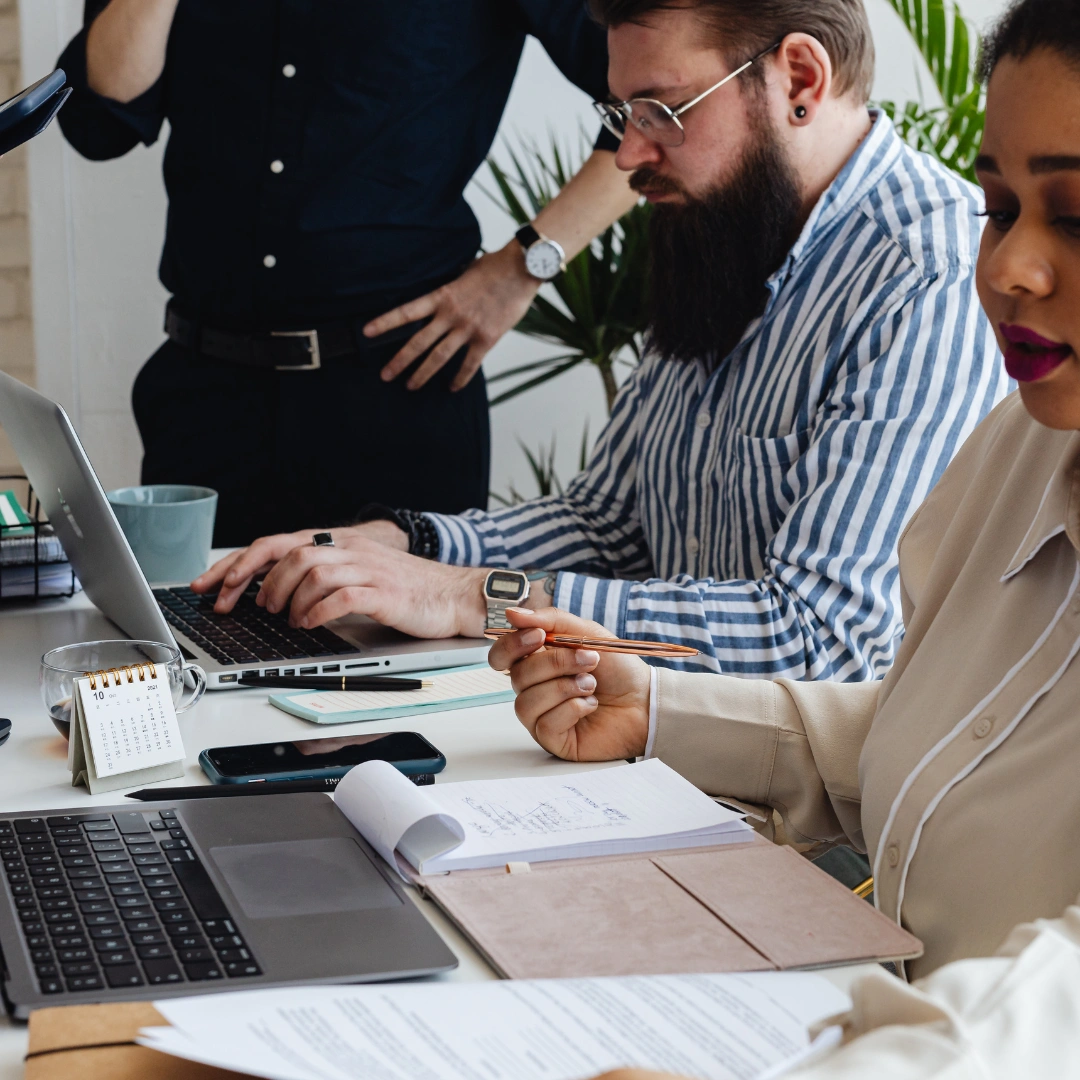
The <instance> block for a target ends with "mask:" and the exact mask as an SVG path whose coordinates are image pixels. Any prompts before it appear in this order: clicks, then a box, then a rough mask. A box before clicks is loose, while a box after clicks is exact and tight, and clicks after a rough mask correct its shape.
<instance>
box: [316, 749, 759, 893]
mask: <svg viewBox="0 0 1080 1080" xmlns="http://www.w3.org/2000/svg"><path fill="white" fill-rule="evenodd" d="M335 801H336V802H337V805H338V808H339V809H340V810H341V811H342V812H343V813H344V814H345V816H346V817H347V818H348V819H349V820H350V821H351V822H352V823H353V825H355V826H356V828H357V829H358V830H359V831H360V832H361V833H362V834H363V835H364V837H365V839H367V841H368V842H369V843H370V844H371V845H372V847H374V848H375V849H376V851H378V852H379V853H380V854H381V855H382V856H383V858H385V859H386V860H387V861H388V862H389V863H390V865H391V866H393V865H394V855H393V853H394V851H395V850H397V851H400V853H401V854H402V855H403V856H404V857H405V858H406V859H407V860H408V861H409V863H411V864H412V866H414V867H416V869H417V870H419V871H420V872H421V873H423V874H429V873H442V872H444V871H449V870H470V869H478V868H481V867H489V866H501V865H502V864H504V863H507V862H514V861H522V862H539V861H544V860H550V859H573V858H578V857H583V856H596V855H616V854H632V853H635V852H644V851H670V850H674V849H676V848H687V847H703V846H708V845H712V844H724V843H729V842H734V843H737V842H739V841H741V840H745V839H746V838H747V835H748V832H749V827H748V826H747V824H746V822H745V821H743V819H742V816H741V815H740V814H736V813H735V812H733V811H731V810H728V809H725V808H724V807H722V806H718V805H717V804H716V803H715V802H713V801H712V799H710V798H709V797H708V796H707V795H705V794H703V793H702V792H700V791H699V790H698V789H697V788H695V787H694V786H693V784H691V783H690V782H689V781H687V780H685V779H683V777H681V776H680V775H679V774H678V773H676V772H675V771H674V770H673V769H670V768H668V766H666V765H665V764H664V763H663V762H661V761H655V760H654V761H643V762H641V763H640V764H638V765H625V766H620V767H618V768H614V769H598V770H597V771H595V772H588V773H574V774H571V775H561V776H559V775H556V776H531V777H519V778H518V779H510V780H468V781H465V782H463V783H458V784H436V785H435V786H434V787H429V788H417V787H416V786H415V785H413V784H411V783H410V782H409V781H408V780H407V779H405V778H404V777H403V776H402V775H401V774H400V773H399V772H398V771H397V770H396V769H395V768H394V767H393V766H392V765H389V764H387V763H386V762H384V761H368V762H364V764H362V765H357V766H356V768H354V769H352V770H351V771H350V772H349V773H348V775H347V776H346V777H345V779H344V780H342V782H341V783H340V784H339V785H338V789H337V792H336V794H335Z"/></svg>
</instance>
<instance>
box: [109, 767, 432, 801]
mask: <svg viewBox="0 0 1080 1080" xmlns="http://www.w3.org/2000/svg"><path fill="white" fill-rule="evenodd" d="M409 779H410V780H411V781H412V782H413V783H414V784H416V785H417V786H418V787H425V786H427V785H429V784H434V783H435V777H434V776H433V775H432V774H431V773H419V774H417V775H413V776H409ZM341 780H342V777H340V776H332V777H325V778H322V779H312V780H249V781H248V782H247V783H244V784H199V785H198V786H197V787H163V788H141V789H140V790H139V791H129V792H128V793H127V795H125V796H124V798H125V799H137V800H138V801H139V802H169V801H170V800H173V799H218V798H224V799H228V798H231V797H233V796H237V795H295V794H296V793H297V792H305V791H333V790H334V789H335V788H336V787H337V786H338V784H339V783H341Z"/></svg>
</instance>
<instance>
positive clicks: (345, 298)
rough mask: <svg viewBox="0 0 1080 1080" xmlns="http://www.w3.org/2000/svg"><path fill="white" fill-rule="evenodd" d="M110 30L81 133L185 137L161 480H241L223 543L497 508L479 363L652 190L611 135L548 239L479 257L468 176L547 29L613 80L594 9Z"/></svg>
mask: <svg viewBox="0 0 1080 1080" xmlns="http://www.w3.org/2000/svg"><path fill="white" fill-rule="evenodd" d="M85 23H86V25H85V27H84V29H83V30H82V31H81V32H80V33H79V34H78V35H77V36H76V37H75V39H74V40H73V41H72V42H71V43H70V45H69V46H68V48H67V49H66V50H65V52H64V54H63V56H62V58H61V60H60V64H61V66H62V67H63V68H64V70H65V71H67V72H68V73H69V76H70V79H71V84H72V85H73V86H74V88H75V93H74V95H73V96H72V98H71V100H70V102H69V103H68V105H67V107H66V108H65V109H64V111H63V113H62V114H61V123H62V126H63V130H64V133H65V135H66V136H67V138H68V140H69V141H70V142H71V144H72V145H73V146H74V147H75V148H76V149H77V150H79V151H80V152H81V153H82V154H84V155H85V156H86V157H89V158H92V159H95V160H104V159H108V158H114V157H119V156H120V155H122V154H125V153H127V152H128V151H129V150H130V149H131V148H132V147H134V146H135V145H136V144H137V143H139V142H142V143H145V144H147V145H149V144H151V143H153V142H154V141H155V140H156V139H157V137H158V135H159V133H160V131H161V127H162V124H163V122H164V121H165V120H168V121H169V125H170V129H171V134H170V136H169V144H168V147H167V149H166V153H165V164H164V174H165V185H166V189H167V192H168V196H169V214H168V224H167V229H166V236H165V249H164V252H163V254H162V259H161V268H160V274H161V280H162V283H163V284H164V285H165V287H166V289H168V290H169V292H170V293H171V294H172V299H171V300H170V302H169V306H168V310H167V313H166V326H165V329H166V333H167V336H168V340H167V341H166V342H165V343H164V344H163V345H162V346H161V348H160V349H159V350H158V351H157V352H156V353H155V354H154V355H153V356H152V357H151V358H150V360H149V361H148V362H147V364H146V365H145V367H144V368H143V369H142V371H141V372H140V374H139V376H138V378H137V380H136V383H135V390H134V407H135V417H136V420H137V422H138V425H139V430H140V433H141V435H142V440H143V448H144V455H145V456H144V459H143V469H142V479H143V482H144V483H169V482H176V483H181V482H182V483H201V484H206V485H208V486H210V487H213V488H215V489H217V490H218V492H219V493H220V496H221V499H220V503H219V509H218V524H217V528H216V531H215V542H216V543H217V544H219V545H238V544H243V543H247V542H248V541H250V540H251V539H252V538H254V537H256V536H259V535H263V534H267V533H274V532H281V531H286V530H293V529H297V528H300V527H302V526H305V525H310V524H311V523H312V522H328V521H329V522H339V523H345V522H347V521H350V520H354V519H355V517H356V515H357V513H358V511H360V510H361V509H362V508H363V507H364V506H365V505H366V504H368V503H387V504H389V505H392V506H396V507H404V508H410V507H411V508H414V509H417V510H419V509H425V510H432V509H435V510H441V511H445V512H457V511H461V510H464V509H466V508H468V507H470V506H484V505H486V504H487V492H488V471H489V469H488V465H489V429H488V408H487V395H486V390H485V385H484V379H483V376H482V374H480V370H479V369H480V362H481V360H482V359H483V356H484V354H485V353H486V352H487V351H488V350H489V349H490V348H491V347H492V345H494V344H495V342H496V341H497V340H498V339H499V338H500V337H501V336H502V335H503V334H504V333H505V332H506V331H507V330H509V329H510V328H511V327H513V326H514V325H515V324H516V323H517V321H518V320H519V319H520V318H521V316H522V315H523V314H524V312H525V311H526V309H527V308H528V306H529V304H530V303H531V301H532V299H533V297H534V295H535V294H536V291H537V289H538V288H539V287H540V284H541V283H542V281H543V280H545V279H547V278H548V277H549V276H553V274H554V273H557V272H558V267H559V264H560V262H561V261H562V260H563V258H564V257H565V258H569V257H572V256H573V255H574V254H576V253H577V252H578V251H579V250H581V248H582V247H584V246H585V244H586V243H588V241H589V240H590V239H591V238H592V237H593V236H594V235H596V234H597V233H598V232H600V231H602V230H603V229H604V228H605V227H606V226H607V225H608V224H610V223H611V222H612V221H614V220H615V219H616V218H618V217H619V216H620V215H621V214H622V213H624V212H625V211H626V210H627V209H628V208H629V206H630V205H632V203H633V200H634V195H633V194H632V193H631V192H630V190H629V188H628V186H627V183H626V180H625V178H624V177H623V176H622V175H621V174H620V173H619V172H618V170H617V169H616V168H615V162H614V157H615V155H614V152H613V151H614V149H615V147H616V144H615V142H614V140H611V142H606V141H605V140H606V139H607V136H606V135H604V136H601V139H600V140H599V141H598V143H597V148H596V149H595V150H594V152H593V154H592V156H591V157H590V158H589V159H588V160H587V161H586V162H585V164H584V166H583V167H582V169H581V171H580V172H579V174H578V175H577V176H576V177H575V178H574V180H573V181H572V182H571V183H570V184H569V185H568V186H567V187H566V188H565V189H564V191H563V192H562V193H561V194H560V196H559V197H558V198H557V199H555V200H554V201H553V202H552V203H551V204H550V205H549V206H548V207H547V208H546V209H545V210H544V211H543V212H542V213H541V214H540V215H539V216H538V217H537V219H536V221H535V222H533V230H534V231H530V230H528V229H526V230H524V231H523V233H519V234H518V237H517V238H515V240H514V241H512V242H511V243H510V244H508V245H507V246H506V247H505V248H503V249H502V250H500V251H497V252H493V253H491V254H486V255H482V256H481V257H479V258H477V257H476V253H477V250H478V248H479V244H480V232H479V227H478V225H477V222H476V219H475V217H474V216H473V213H472V211H471V210H470V208H469V206H468V204H467V203H466V201H465V199H464V196H463V192H464V190H465V186H466V185H467V184H468V182H469V179H470V178H471V177H472V175H473V173H474V172H475V171H476V169H477V168H478V167H479V166H480V164H481V163H482V161H483V160H484V157H485V155H486V154H487V153H488V151H489V149H490V147H491V143H492V141H493V139H494V137H495V133H496V130H497V128H498V124H499V120H500V118H501V116H502V113H503V109H504V107H505V105H506V101H507V97H508V95H509V93H510V87H511V84H512V83H513V79H514V75H515V73H516V71H517V65H518V61H519V58H520V56H521V51H522V48H523V46H524V43H525V38H526V35H528V34H533V35H535V36H536V37H537V38H538V39H539V40H540V42H541V43H542V44H543V45H544V47H545V48H546V50H547V52H548V54H549V55H550V56H551V58H552V59H553V60H554V61H555V63H556V64H557V65H558V66H559V68H560V69H561V71H562V72H563V74H564V75H566V77H567V78H569V79H570V80H571V81H573V82H574V83H575V84H576V85H578V86H579V87H580V88H581V89H582V90H584V91H585V92H586V93H588V94H589V95H590V96H591V97H593V98H603V97H604V96H605V95H606V93H607V85H606V78H607V55H606V49H605V42H604V34H603V32H602V31H601V30H600V29H599V28H598V27H597V26H595V25H594V24H593V23H592V22H591V21H590V20H589V18H588V15H587V13H586V11H585V8H584V5H583V3H582V0H453V2H449V0H363V2H361V0H87V3H86V11H85Z"/></svg>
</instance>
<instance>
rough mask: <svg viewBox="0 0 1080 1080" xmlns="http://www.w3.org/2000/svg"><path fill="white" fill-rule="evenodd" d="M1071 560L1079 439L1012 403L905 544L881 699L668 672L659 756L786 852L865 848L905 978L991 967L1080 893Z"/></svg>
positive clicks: (850, 691) (1079, 532)
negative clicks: (777, 833)
mask: <svg viewBox="0 0 1080 1080" xmlns="http://www.w3.org/2000/svg"><path fill="white" fill-rule="evenodd" d="M1078 551H1080V434H1078V433H1076V432H1058V431H1051V430H1050V429H1048V428H1045V427H1042V426H1041V425H1040V424H1038V423H1036V422H1035V421H1034V420H1032V419H1031V418H1030V417H1029V416H1028V414H1027V412H1026V411H1025V410H1024V407H1023V404H1022V403H1021V401H1020V398H1019V396H1018V395H1016V394H1014V395H1012V396H1010V397H1009V398H1007V399H1006V400H1005V401H1004V402H1003V403H1002V404H1001V405H999V406H998V407H997V409H995V410H994V412H993V413H992V414H991V415H990V416H989V417H987V419H986V420H985V421H984V422H983V423H982V424H981V425H980V427H979V428H978V429H977V430H976V432H975V433H974V434H973V435H972V437H971V439H969V440H968V442H967V443H966V444H965V446H964V447H963V448H962V449H961V451H960V453H959V455H958V456H957V457H956V459H955V461H954V462H953V464H952V465H951V466H950V467H949V469H948V470H947V472H946V473H945V476H944V477H943V478H942V480H941V482H940V483H939V484H938V486H937V487H936V488H935V489H934V491H933V492H932V493H931V495H930V497H929V498H928V499H927V501H926V503H925V504H924V505H923V506H922V507H921V509H920V510H919V511H918V513H917V514H916V515H915V517H914V518H913V519H912V521H911V523H910V524H909V526H908V528H907V530H906V531H905V533H904V535H903V537H902V538H901V541H900V576H901V585H902V592H903V606H904V623H905V626H906V628H907V630H906V636H905V639H904V643H903V645H902V647H901V649H900V651H899V654H898V657H897V661H896V665H895V667H894V668H893V669H892V671H891V672H890V673H889V675H888V676H887V677H886V678H885V680H884V681H883V682H880V683H861V684H859V683H801V682H791V681H789V680H778V681H776V682H753V681H746V680H742V679H734V678H727V677H723V676H719V677H718V676H716V675H696V674H685V673H678V672H671V671H660V672H659V673H658V678H657V682H656V686H657V701H656V711H657V727H656V736H655V744H654V750H653V753H654V755H655V756H657V757H660V758H661V759H663V760H664V761H666V762H667V763H668V764H669V765H671V766H672V767H674V768H676V769H677V770H678V771H679V772H681V773H682V774H683V775H685V776H687V777H688V778H690V779H691V780H692V781H693V782H694V783H696V784H697V785H698V786H699V787H701V788H703V789H704V790H706V791H708V792H709V793H711V794H716V795H728V796H731V797H734V798H737V799H743V800H746V801H749V802H756V803H762V804H766V805H770V806H773V807H775V808H776V809H777V810H779V811H780V812H781V814H782V815H783V817H784V819H785V825H786V828H787V829H788V831H789V834H792V835H793V836H794V837H795V838H796V839H801V838H804V837H805V838H807V839H813V840H826V841H843V842H849V843H852V844H854V845H855V846H856V847H859V848H861V849H864V850H866V851H868V852H869V854H870V857H871V859H872V861H873V866H874V876H875V879H876V893H875V895H876V899H877V903H878V906H879V907H880V908H881V909H882V910H883V911H884V912H886V913H887V914H888V915H890V916H892V917H894V918H896V919H898V920H899V921H900V922H901V923H902V924H903V925H904V926H905V927H907V928H908V929H909V930H910V931H911V932H912V933H914V934H916V935H917V936H918V937H919V938H921V939H922V941H923V942H924V944H925V946H926V953H925V956H924V957H923V958H922V959H921V960H918V961H915V962H913V963H912V964H910V965H909V975H911V976H913V977H919V976H923V975H926V974H927V973H929V972H932V971H934V970H935V969H937V968H940V967H941V966H942V965H944V964H947V963H949V962H950V961H954V960H959V959H961V958H968V957H989V956H992V955H993V954H994V953H995V952H997V950H998V949H999V948H1000V947H1002V945H1003V944H1004V943H1005V941H1006V939H1007V938H1008V937H1009V935H1010V932H1011V931H1012V930H1013V928H1014V927H1016V926H1017V925H1018V924H1021V923H1027V922H1030V921H1032V920H1035V919H1039V918H1047V919H1052V918H1058V917H1060V916H1062V914H1063V912H1065V910H1066V908H1067V907H1068V906H1069V905H1070V904H1072V903H1074V902H1075V901H1076V898H1077V895H1078V894H1080V857H1078V856H1077V851H1078V843H1080V840H1078V837H1080V715H1078V714H1080V663H1074V662H1073V661H1074V658H1075V656H1076V654H1077V651H1078V650H1080V555H1078ZM994 963H1000V961H995V962H994ZM961 966H962V965H961ZM1077 977H1078V983H1077V985H1078V986H1080V968H1078V970H1077ZM1077 1072H1078V1075H1080V1064H1078V1065H1077Z"/></svg>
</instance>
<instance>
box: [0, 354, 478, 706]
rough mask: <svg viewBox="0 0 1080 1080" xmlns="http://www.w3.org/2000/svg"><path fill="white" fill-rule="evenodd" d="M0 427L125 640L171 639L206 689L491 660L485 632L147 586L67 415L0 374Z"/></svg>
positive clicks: (92, 593)
mask: <svg viewBox="0 0 1080 1080" xmlns="http://www.w3.org/2000/svg"><path fill="white" fill-rule="evenodd" d="M0 427H3V428H4V430H5V431H6V432H7V434H8V437H9V438H10V439H11V443H12V445H13V446H14V448H15V452H16V454H17V455H18V457H19V460H20V462H21V463H22V467H23V469H25V471H26V475H27V477H28V479H29V480H30V483H31V484H32V485H33V487H34V491H35V493H36V494H37V496H38V498H39V499H40V500H41V505H42V507H43V509H44V511H45V513H46V515H47V516H48V518H49V521H50V522H52V524H53V527H54V528H55V529H56V533H57V535H58V536H59V537H60V542H61V543H62V544H63V546H64V550H65V551H66V552H67V554H68V558H69V559H70V560H71V565H72V566H73V567H74V569H75V573H76V574H77V575H78V577H79V580H80V581H81V582H82V585H83V588H84V589H85V590H86V594H87V596H89V598H90V599H91V600H92V601H93V602H94V603H95V604H96V605H97V607H98V608H100V610H101V611H102V613H103V614H104V615H105V616H106V617H108V618H109V619H111V620H112V621H113V622H114V623H116V625H117V626H118V627H120V629H121V630H122V631H123V632H124V633H126V634H127V635H128V636H129V637H133V638H139V639H142V640H147V641H164V642H169V641H175V642H176V644H177V645H178V646H179V648H180V650H181V652H182V653H183V654H184V656H185V657H186V658H187V659H188V660H193V661H195V662H196V663H198V664H199V665H200V666H201V667H202V668H204V669H205V671H206V677H207V685H208V686H209V688H210V689H211V690H215V689H217V690H224V689H229V688H235V687H236V686H237V684H238V681H239V679H240V677H241V676H242V675H262V676H272V675H374V674H376V673H379V672H381V673H391V672H398V671H424V670H427V669H429V668H440V667H452V666H454V665H456V664H472V663H482V662H483V661H484V660H486V659H487V654H488V649H489V647H490V642H488V641H486V640H484V639H479V640H478V639H474V638H448V639H442V640H437V641H420V640H417V639H416V638H411V637H408V636H407V635H405V634H401V633H399V632H398V631H396V630H391V629H389V628H387V627H384V626H380V625H379V624H378V623H376V622H373V621H372V620H371V619H367V618H364V617H363V616H350V617H348V618H345V619H338V620H336V621H335V622H333V623H331V624H329V625H328V626H326V627H321V628H318V629H316V630H312V631H306V630H298V629H293V628H291V627H290V626H289V624H288V618H287V615H286V614H285V613H284V612H283V613H280V614H279V615H276V616H275V615H271V614H269V613H268V612H267V611H266V610H264V609H263V608H260V607H258V606H257V605H256V604H255V600H254V594H255V591H256V588H255V587H252V589H251V590H249V591H248V593H247V594H246V595H245V596H243V597H241V599H240V601H239V602H238V603H237V605H236V608H235V610H234V611H232V612H230V613H229V615H227V616H223V615H218V614H216V613H215V612H214V610H213V598H212V597H210V598H203V597H199V596H197V595H196V594H195V593H194V592H193V591H192V590H191V589H190V588H189V587H188V584H187V582H182V583H179V584H174V585H170V584H163V585H161V586H155V587H154V588H153V589H151V588H150V586H149V585H148V584H147V581H146V578H145V577H144V576H143V573H142V570H141V569H140V568H139V564H138V563H137V562H136V561H135V556H134V555H133V554H132V551H131V548H130V546H129V545H128V542H127V538H126V537H125V536H124V534H123V532H122V531H121V529H120V525H119V524H118V522H117V520H116V517H115V515H114V514H113V512H112V508H111V507H110V506H109V502H108V500H107V499H106V498H105V492H104V491H103V490H102V487H101V483H100V482H99V481H98V478H97V474H96V473H95V472H94V468H93V466H92V465H91V464H90V460H89V459H88V458H87V456H86V451H85V450H84V449H83V447H82V444H81V443H80V442H79V437H78V435H76V434H75V429H74V428H73V427H72V425H71V421H70V420H69V419H68V416H67V413H65V412H64V410H63V409H62V408H61V407H60V406H59V405H57V404H56V403H55V402H53V401H50V400H49V399H48V398H47V397H44V396H43V395H42V394H39V393H37V391H35V390H31V389H30V387H28V386H25V385H24V384H23V383H21V382H19V381H18V380H17V379H13V378H11V376H9V375H5V374H4V373H2V372H0Z"/></svg>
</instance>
